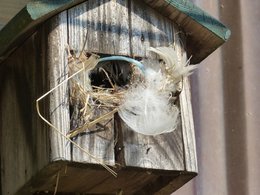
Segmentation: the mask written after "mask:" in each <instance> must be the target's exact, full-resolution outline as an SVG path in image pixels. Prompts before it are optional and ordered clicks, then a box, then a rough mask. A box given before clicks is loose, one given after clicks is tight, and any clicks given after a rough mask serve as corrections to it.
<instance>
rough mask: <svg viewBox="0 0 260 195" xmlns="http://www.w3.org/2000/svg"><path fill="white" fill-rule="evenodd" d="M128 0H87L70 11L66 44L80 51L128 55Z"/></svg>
mask: <svg viewBox="0 0 260 195" xmlns="http://www.w3.org/2000/svg"><path fill="white" fill-rule="evenodd" d="M127 3H128V1H123V0H119V1H108V0H102V1H95V0H89V1H87V2H85V3H83V4H81V5H79V6H76V7H74V8H72V9H70V10H69V12H68V13H69V14H68V18H69V31H70V37H69V44H70V47H71V48H72V49H73V50H76V51H77V53H79V52H80V51H81V50H82V48H83V45H84V42H85V41H86V45H85V48H84V49H85V50H86V51H91V52H98V53H105V54H118V55H129V51H130V49H129V24H128V9H127Z"/></svg>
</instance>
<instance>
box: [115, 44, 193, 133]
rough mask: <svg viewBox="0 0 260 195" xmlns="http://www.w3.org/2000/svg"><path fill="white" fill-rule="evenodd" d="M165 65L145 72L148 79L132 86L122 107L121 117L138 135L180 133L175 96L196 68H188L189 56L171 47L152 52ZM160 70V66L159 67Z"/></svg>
mask: <svg viewBox="0 0 260 195" xmlns="http://www.w3.org/2000/svg"><path fill="white" fill-rule="evenodd" d="M150 51H152V52H154V53H156V54H158V55H159V56H160V58H161V59H162V60H163V61H164V63H163V64H161V69H160V70H159V71H156V70H155V68H147V67H146V68H145V74H144V76H145V79H144V81H143V82H140V83H139V84H137V85H134V86H132V87H131V88H130V89H129V90H128V92H127V93H126V94H125V99H124V102H123V103H122V105H121V106H120V107H119V115H120V117H121V118H122V119H123V121H124V122H125V123H126V124H127V125H128V126H129V127H130V128H132V129H133V130H134V131H136V132H138V133H141V134H145V135H158V134H162V133H167V132H171V131H173V130H175V129H176V127H177V125H178V121H179V109H178V108H177V106H175V105H174V104H173V103H172V102H171V101H170V99H171V98H170V97H171V94H172V93H174V92H175V91H176V89H177V88H178V86H177V85H178V83H179V82H180V81H181V80H182V78H183V77H185V76H188V75H190V74H191V72H192V70H194V69H195V68H196V66H187V65H188V63H189V62H186V56H184V55H183V56H182V55H180V52H177V50H176V49H174V48H171V47H158V48H150ZM158 66H160V64H158Z"/></svg>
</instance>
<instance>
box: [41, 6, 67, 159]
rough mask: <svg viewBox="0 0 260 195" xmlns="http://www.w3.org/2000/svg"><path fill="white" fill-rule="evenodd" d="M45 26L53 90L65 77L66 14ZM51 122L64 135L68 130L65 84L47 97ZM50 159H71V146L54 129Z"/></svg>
mask: <svg viewBox="0 0 260 195" xmlns="http://www.w3.org/2000/svg"><path fill="white" fill-rule="evenodd" d="M46 25H49V26H50V31H49V33H48V53H47V56H46V57H47V64H48V67H49V79H50V88H51V89H52V88H54V87H56V86H57V85H58V84H59V83H61V82H62V81H64V80H65V79H66V78H67V77H68V56H67V55H68V54H67V52H66V48H67V37H68V36H67V32H68V31H67V11H64V12H62V13H60V14H59V15H57V16H55V17H53V18H52V19H51V20H50V21H49V22H48V23H47V24H46ZM49 98H50V111H49V112H50V122H51V123H52V124H53V125H54V126H55V127H57V128H58V129H59V130H60V131H61V133H63V134H64V135H66V134H67V132H68V131H69V130H70V114H69V113H70V112H69V88H68V83H64V85H61V87H59V88H57V89H56V90H55V91H54V92H53V93H51V94H50V97H49ZM50 141H51V148H52V150H51V159H52V160H60V159H64V160H70V159H71V155H70V143H69V142H68V140H66V139H65V138H64V137H62V136H61V135H60V134H58V133H57V132H55V131H54V130H53V129H52V131H51V133H50Z"/></svg>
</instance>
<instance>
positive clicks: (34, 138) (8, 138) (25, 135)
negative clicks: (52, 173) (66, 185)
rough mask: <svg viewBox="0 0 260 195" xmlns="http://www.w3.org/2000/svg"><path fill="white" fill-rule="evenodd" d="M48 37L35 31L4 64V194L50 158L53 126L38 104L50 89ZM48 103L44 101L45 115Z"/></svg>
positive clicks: (0, 94)
mask: <svg viewBox="0 0 260 195" xmlns="http://www.w3.org/2000/svg"><path fill="white" fill-rule="evenodd" d="M45 38H46V36H44V34H41V33H35V34H34V35H33V36H32V37H30V39H28V40H27V41H26V42H25V43H24V44H23V46H22V47H21V48H20V49H18V50H16V52H15V53H14V54H13V55H11V56H10V57H9V58H8V59H7V60H6V61H5V62H4V66H1V67H0V80H1V82H0V83H1V84H0V107H1V109H0V112H1V114H0V132H1V133H0V134H1V136H0V139H1V140H0V149H1V151H0V154H1V163H0V164H1V192H0V194H14V193H15V192H16V191H17V190H18V189H19V188H20V187H22V186H23V185H24V184H25V183H26V182H27V181H28V180H29V179H30V178H31V177H32V176H33V175H35V174H36V173H37V172H38V171H39V170H40V169H42V168H43V167H44V166H46V165H47V164H48V162H49V150H50V147H49V136H48V130H49V129H48V127H47V126H46V125H45V124H44V123H42V121H41V120H40V119H39V118H38V115H37V112H36V108H35V100H36V99H37V98H38V97H39V96H40V95H42V94H43V93H44V92H45V91H47V90H48V76H47V75H48V70H47V67H46V66H45V65H46V64H45V60H44V58H43V56H44V55H45V54H44V53H45V49H46V44H45V43H46V42H45V41H46V39H45ZM41 43H43V44H41ZM48 106H49V104H48V102H42V103H41V109H42V113H43V114H44V115H45V116H47V115H48V112H47V109H48Z"/></svg>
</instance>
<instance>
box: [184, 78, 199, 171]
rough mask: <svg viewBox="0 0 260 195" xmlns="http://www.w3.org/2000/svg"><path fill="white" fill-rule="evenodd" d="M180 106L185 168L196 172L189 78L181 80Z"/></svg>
mask: <svg viewBox="0 0 260 195" xmlns="http://www.w3.org/2000/svg"><path fill="white" fill-rule="evenodd" d="M180 108H181V110H182V114H181V120H182V133H183V144H184V156H185V169H186V170H187V171H191V172H195V173H197V172H198V165H197V154H196V143H195V131H194V123H193V114H192V107H191V94H190V84H189V80H188V79H187V78H185V79H184V80H183V90H182V92H181V94H180Z"/></svg>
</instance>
